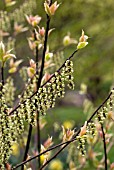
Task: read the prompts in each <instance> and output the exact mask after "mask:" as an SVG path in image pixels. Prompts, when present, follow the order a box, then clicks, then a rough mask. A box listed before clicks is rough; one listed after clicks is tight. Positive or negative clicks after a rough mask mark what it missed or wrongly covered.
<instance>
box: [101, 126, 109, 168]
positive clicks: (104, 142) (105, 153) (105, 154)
mask: <svg viewBox="0 0 114 170" xmlns="http://www.w3.org/2000/svg"><path fill="white" fill-rule="evenodd" d="M101 130H102V133H103V145H104V157H105V160H104V162H105V170H108V167H107V152H106V141H105V133H104V129H103V125H101Z"/></svg>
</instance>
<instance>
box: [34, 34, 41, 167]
mask: <svg viewBox="0 0 114 170" xmlns="http://www.w3.org/2000/svg"><path fill="white" fill-rule="evenodd" d="M34 39H35V40H37V38H36V33H35V31H34ZM38 81H39V80H38V46H36V90H37V91H38V89H39V86H38ZM35 104H36V103H35ZM36 116H37V117H36V119H37V148H38V153H40V150H41V147H40V146H41V139H40V138H41V137H40V119H39V112H38V111H37V109H36ZM40 165H41V161H40V157H38V168H40Z"/></svg>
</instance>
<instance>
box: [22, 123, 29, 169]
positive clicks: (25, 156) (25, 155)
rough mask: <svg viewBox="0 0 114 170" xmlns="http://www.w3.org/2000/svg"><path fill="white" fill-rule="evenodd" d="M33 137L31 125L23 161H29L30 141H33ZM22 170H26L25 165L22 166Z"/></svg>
mask: <svg viewBox="0 0 114 170" xmlns="http://www.w3.org/2000/svg"><path fill="white" fill-rule="evenodd" d="M31 135H32V125H31V124H30V126H29V132H28V137H27V143H26V148H25V153H24V158H23V161H25V160H26V159H27V155H28V150H29V145H30V141H31ZM21 170H24V165H23V164H22V168H21Z"/></svg>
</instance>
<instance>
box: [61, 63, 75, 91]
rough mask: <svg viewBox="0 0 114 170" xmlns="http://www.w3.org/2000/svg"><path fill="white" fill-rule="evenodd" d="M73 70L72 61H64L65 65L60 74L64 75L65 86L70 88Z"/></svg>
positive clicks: (72, 87) (72, 84)
mask: <svg viewBox="0 0 114 170" xmlns="http://www.w3.org/2000/svg"><path fill="white" fill-rule="evenodd" d="M73 72H74V69H73V62H72V61H71V60H67V61H66V62H65V67H64V68H63V69H62V74H63V75H64V76H65V81H66V82H68V84H67V86H68V87H69V88H70V89H74V82H73V79H74V77H73Z"/></svg>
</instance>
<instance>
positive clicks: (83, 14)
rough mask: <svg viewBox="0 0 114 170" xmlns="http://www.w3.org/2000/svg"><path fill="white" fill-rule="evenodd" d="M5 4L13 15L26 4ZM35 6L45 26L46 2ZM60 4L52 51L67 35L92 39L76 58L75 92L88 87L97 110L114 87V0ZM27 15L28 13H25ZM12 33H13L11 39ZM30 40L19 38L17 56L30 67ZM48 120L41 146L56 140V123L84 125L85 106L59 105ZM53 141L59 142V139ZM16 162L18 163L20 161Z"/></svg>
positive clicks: (40, 0) (69, 51) (53, 25)
mask: <svg viewBox="0 0 114 170" xmlns="http://www.w3.org/2000/svg"><path fill="white" fill-rule="evenodd" d="M4 2H5V1H4V0H2V1H0V10H6V11H7V12H8V15H10V14H11V13H14V11H16V10H17V9H19V8H21V6H22V5H23V3H24V2H25V1H24V0H17V1H16V4H15V5H13V6H12V7H6V6H5V5H4ZM26 2H27V1H26ZM36 3H37V5H36V7H35V9H33V10H32V13H31V14H32V15H36V14H38V15H40V16H41V17H42V22H41V24H40V26H46V24H45V21H46V16H45V12H44V7H43V3H44V1H43V0H36ZM58 3H61V5H60V7H59V9H58V10H57V12H56V15H55V16H54V17H52V20H51V28H55V30H54V31H53V33H52V34H51V36H50V37H49V44H50V50H55V49H57V48H58V47H61V46H63V38H64V36H65V35H66V34H67V33H68V32H70V33H71V37H73V38H75V39H76V40H78V39H79V37H80V35H81V31H82V29H83V30H84V31H85V33H86V34H87V35H88V36H89V37H90V38H89V40H88V41H89V45H88V46H87V47H86V48H84V49H83V50H81V51H79V52H78V53H77V54H76V55H75V56H74V58H73V62H74V78H75V92H76V93H77V92H78V91H79V90H80V85H81V84H82V83H85V84H86V85H87V96H89V99H91V101H92V102H93V103H94V106H95V107H97V106H98V105H99V104H100V103H101V101H102V100H103V99H104V98H105V97H106V96H107V94H108V92H109V90H110V88H111V86H112V85H113V83H114V2H113V0H102V1H99V0H86V1H85V0H72V1H69V0H58ZM24 12H25V13H26V11H24ZM23 17H25V16H23ZM19 24H23V25H24V26H28V24H27V22H26V21H23V22H21V21H20V23H19ZM6 30H7V28H6ZM12 32H13V30H12V29H11V30H10V35H12ZM27 36H30V31H27V32H26V33H21V34H19V35H17V37H16V46H15V51H16V56H17V59H23V60H24V62H23V64H22V65H29V59H28V58H33V59H34V56H33V54H32V52H31V50H30V49H29V47H28V42H27ZM4 41H6V42H7V37H5V38H4ZM75 49H76V45H72V46H69V47H67V48H65V50H64V55H65V58H67V57H69V55H70V54H72V52H73V51H74V50H75ZM22 65H21V66H22ZM6 75H7V73H6ZM19 83H20V82H19V81H18V78H17V79H16V85H17V86H18V84H19ZM19 91H20V90H19ZM70 99H71V98H70ZM68 100H69V99H68ZM45 119H46V121H47V124H46V128H44V129H43V131H42V133H41V137H42V142H43V141H44V140H45V139H46V138H47V136H48V135H53V136H54V131H53V127H54V122H57V123H58V125H59V126H60V127H61V124H63V123H64V122H65V121H71V122H72V120H73V121H74V124H73V126H76V127H77V126H80V125H81V124H82V123H83V122H84V120H85V119H86V115H84V113H83V106H80V107H78V106H77V105H75V106H74V105H72V104H70V105H69V106H66V105H65V104H64V105H63V104H62V102H61V101H58V104H57V106H56V108H55V109H53V110H50V111H49V113H48V115H47V116H46V117H45ZM45 134H46V135H45ZM56 135H57V134H56ZM54 137H55V138H56V136H54ZM55 142H56V140H55ZM22 153H23V152H22ZM14 160H15V158H14ZM15 161H16V162H17V160H15ZM15 161H14V162H15Z"/></svg>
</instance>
